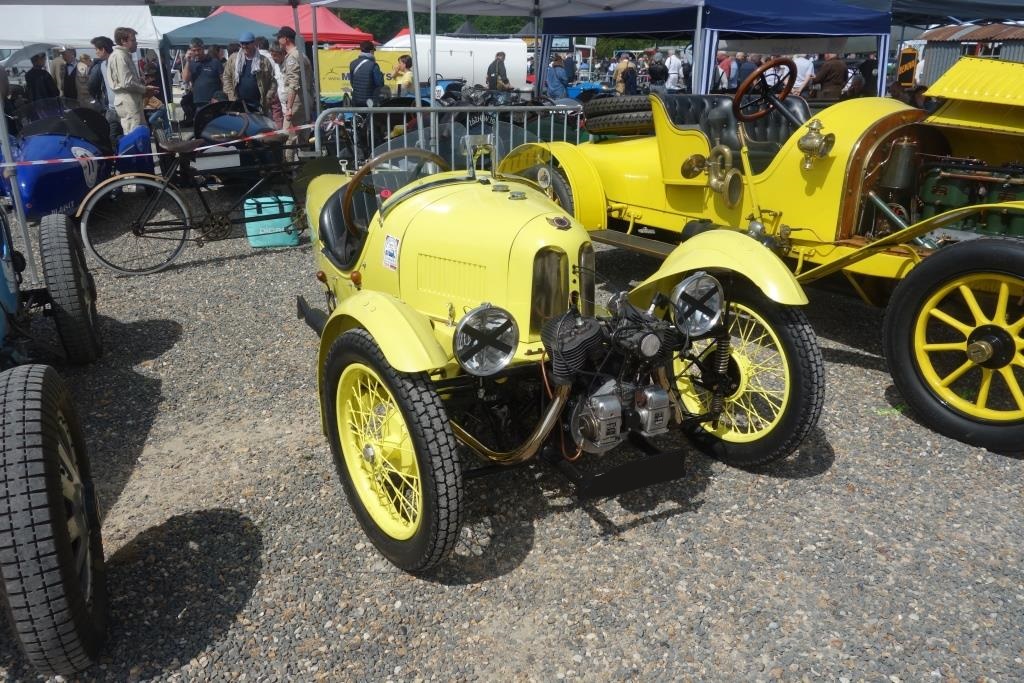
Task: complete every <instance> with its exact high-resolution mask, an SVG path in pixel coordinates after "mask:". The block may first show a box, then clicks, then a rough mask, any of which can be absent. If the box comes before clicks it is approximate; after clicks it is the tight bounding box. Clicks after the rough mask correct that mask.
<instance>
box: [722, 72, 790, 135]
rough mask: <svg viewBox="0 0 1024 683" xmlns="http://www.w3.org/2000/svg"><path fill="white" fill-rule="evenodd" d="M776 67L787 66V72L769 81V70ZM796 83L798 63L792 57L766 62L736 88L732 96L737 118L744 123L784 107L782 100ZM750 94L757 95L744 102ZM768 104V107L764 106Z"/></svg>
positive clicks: (734, 112) (733, 111)
mask: <svg viewBox="0 0 1024 683" xmlns="http://www.w3.org/2000/svg"><path fill="white" fill-rule="evenodd" d="M776 67H785V68H786V73H785V75H783V76H780V77H778V78H776V79H775V80H774V81H773V82H772V83H769V82H768V81H769V77H768V72H769V71H772V70H773V69H775V68H776ZM795 83H796V64H794V63H793V60H792V59H788V58H786V57H779V58H777V59H773V60H771V61H770V62H766V63H765V64H762V65H761V66H759V67H758V68H757V70H756V71H754V73H752V74H750V75H749V76H747V78H746V80H745V81H743V82H742V83H741V84H740V87H738V88H737V89H736V94H735V95H733V96H732V113H733V115H734V116H735V117H736V119H737V120H739V121H743V122H744V123H750V122H751V121H756V120H757V119H759V118H761V117H762V116H767V114H768V112H770V111H771V110H772V109H774V108H776V107H778V108H780V109H781V108H782V101H783V100H784V99H786V98H787V97H789V93H790V92H791V91H792V90H793V85H794V84H795ZM780 87H781V90H780ZM750 94H753V95H754V96H755V97H754V98H752V99H750V100H748V101H747V102H744V101H743V98H745V97H746V96H747V95H750ZM766 104H767V105H768V107H765V106H764V105H766Z"/></svg>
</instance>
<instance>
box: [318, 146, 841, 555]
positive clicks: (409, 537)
mask: <svg viewBox="0 0 1024 683" xmlns="http://www.w3.org/2000/svg"><path fill="white" fill-rule="evenodd" d="M466 147H467V156H468V157H469V159H468V163H467V168H469V169H470V170H469V171H456V172H452V171H447V172H446V171H445V169H444V167H445V162H444V160H443V159H441V158H440V157H438V156H437V155H435V154H432V153H430V152H425V151H422V150H418V149H402V150H394V151H391V152H387V153H384V154H382V155H380V156H378V157H376V158H374V159H372V160H370V161H369V162H368V163H367V164H366V165H365V166H363V167H362V168H361V169H359V171H358V172H356V173H355V174H354V175H347V174H327V175H321V176H319V177H317V178H315V179H314V180H313V181H312V182H311V183H310V185H309V189H308V195H307V202H306V211H307V215H308V217H309V221H310V227H311V228H312V235H313V248H314V253H315V254H316V272H317V275H316V277H317V279H318V280H319V281H320V283H322V287H323V292H324V296H325V302H326V306H327V311H318V310H316V309H314V308H312V307H311V306H309V305H308V304H306V303H305V302H304V301H302V300H301V299H300V306H299V308H300V313H301V314H302V315H303V316H304V317H305V318H306V320H307V322H309V323H310V326H311V327H313V328H314V329H315V330H316V331H317V332H318V333H319V334H320V353H319V360H318V363H317V374H318V378H319V387H320V404H321V412H322V418H323V425H324V431H325V433H326V434H327V436H328V439H329V440H330V443H331V449H332V451H333V454H334V457H335V462H336V465H337V469H338V472H339V475H340V477H341V479H342V482H343V484H344V487H345V491H346V494H347V496H348V498H349V501H350V503H351V506H352V508H353V510H354V512H355V515H356V517H357V518H358V520H359V522H360V524H361V525H362V527H363V529H364V530H365V531H366V533H367V535H368V536H369V537H370V539H371V540H372V541H373V543H374V544H375V545H376V546H377V548H378V549H379V550H380V551H381V552H382V553H383V554H384V555H385V556H387V557H388V559H389V560H391V561H392V562H393V563H394V564H396V565H397V566H399V567H402V568H404V569H406V570H409V571H421V570H424V569H426V568H428V567H430V566H432V565H434V564H435V563H437V562H438V561H440V560H441V559H442V558H443V557H444V556H445V555H446V554H447V553H448V552H449V551H450V550H451V549H452V547H453V546H454V544H455V541H456V539H457V537H458V533H459V526H460V523H461V509H462V496H463V485H462V482H463V478H464V477H465V476H473V475H474V474H476V473H479V472H481V471H487V470H488V468H491V469H493V468H501V467H504V466H509V465H516V464H519V463H525V462H528V461H530V460H531V459H533V458H535V457H537V456H540V457H543V458H545V459H546V460H548V461H549V462H551V463H552V464H555V465H557V466H558V467H559V469H561V470H562V471H563V472H565V473H566V474H568V475H569V477H570V478H571V479H572V480H573V481H574V482H575V484H576V486H577V491H578V492H579V493H580V494H581V495H611V494H614V493H616V492H618V491H621V490H624V489H628V488H635V487H637V486H643V485H647V484H650V483H654V482H656V481H664V480H670V479H674V478H677V477H679V476H681V475H682V474H683V470H682V463H683V459H682V454H681V452H680V450H679V449H672V450H667V451H665V452H664V453H661V454H653V455H648V456H644V457H640V458H635V459H633V460H631V461H629V462H627V463H625V464H624V465H621V466H619V467H618V468H614V469H611V470H608V471H606V472H605V473H603V474H600V475H593V474H592V473H593V468H592V467H591V466H590V465H584V464H583V463H580V462H577V461H579V460H580V459H581V458H582V457H583V456H587V459H593V458H596V457H599V456H600V455H601V454H603V453H607V452H609V451H611V450H612V449H615V448H616V447H618V446H620V445H621V444H623V443H624V442H625V441H626V440H627V439H628V440H629V441H631V442H639V443H640V444H641V445H642V446H643V447H646V446H651V445H652V444H651V443H650V442H648V441H647V440H648V439H651V438H657V439H659V440H660V441H661V442H662V444H664V441H665V440H666V439H672V438H675V439H676V441H677V442H678V443H680V444H681V442H682V440H683V439H685V440H686V441H687V442H688V443H690V444H691V445H693V446H694V447H696V448H699V449H701V450H703V451H705V452H707V453H709V454H711V455H712V456H714V457H717V458H719V459H721V460H722V461H724V462H726V463H729V464H733V465H755V464H761V463H766V462H769V461H772V460H776V459H778V458H782V457H785V456H787V455H789V454H791V453H792V452H793V451H794V450H795V449H796V448H797V447H798V446H799V444H800V443H801V442H802V441H803V439H804V438H805V437H806V436H807V435H808V433H809V432H810V431H811V429H812V428H813V427H814V426H815V424H816V423H817V420H818V417H819V415H820V413H821V408H822V401H823V397H824V370H823V364H822V358H821V353H820V350H819V348H818V346H817V343H816V339H815V336H814V333H813V331H812V330H811V328H810V326H809V324H808V323H807V320H806V318H805V317H804V315H803V313H802V311H801V310H800V306H801V305H803V304H805V303H806V301H807V299H806V297H805V296H804V293H803V291H802V289H801V287H800V285H799V283H797V281H796V279H795V278H794V277H793V275H792V273H791V272H790V271H789V270H788V269H787V268H786V266H785V264H783V262H782V261H781V260H780V259H779V258H778V257H777V256H776V255H774V254H772V253H771V252H770V251H768V250H766V249H764V248H763V247H762V246H761V245H760V244H759V243H758V242H757V241H755V240H753V239H751V238H750V237H748V236H746V235H742V234H740V233H737V232H724V231H723V232H708V233H706V234H703V235H699V236H697V237H694V238H693V239H692V240H689V241H688V242H687V243H686V244H683V245H681V246H679V247H678V248H676V249H675V250H674V251H673V253H672V254H671V255H670V256H669V258H668V259H666V261H665V263H664V264H663V266H662V267H661V268H660V269H659V270H658V271H657V272H656V273H654V274H653V275H651V276H650V277H649V278H647V279H646V280H644V281H643V282H642V283H641V284H640V285H639V286H637V287H635V288H634V289H632V290H630V291H620V292H616V293H613V294H612V295H611V298H610V299H609V300H608V302H607V307H603V306H598V305H597V304H596V302H595V293H596V286H595V278H596V273H595V257H594V249H593V245H592V243H591V239H590V233H588V232H587V231H586V230H584V229H583V227H582V226H581V225H580V224H579V222H577V221H576V220H575V219H573V218H572V217H570V216H569V215H567V214H566V213H565V211H564V210H562V209H561V208H559V207H558V206H557V205H556V204H554V203H552V202H551V201H550V200H549V198H548V197H547V196H546V194H545V192H544V191H543V190H542V188H540V187H539V186H538V185H537V184H536V183H535V182H534V181H533V180H529V179H525V178H523V177H520V176H516V175H512V174H497V173H492V172H490V171H483V170H479V171H478V170H474V169H475V167H476V166H478V165H481V162H480V160H481V159H482V158H492V159H493V158H494V149H493V147H492V146H491V145H490V144H489V143H488V141H487V140H486V139H476V138H474V137H468V138H467V142H466ZM459 444H461V446H462V447H461V448H460V447H459ZM464 454H466V457H467V462H463V459H462V457H463V455H464ZM474 463H476V464H478V465H482V466H483V470H481V468H480V467H475V468H474V467H471V465H473V464H474Z"/></svg>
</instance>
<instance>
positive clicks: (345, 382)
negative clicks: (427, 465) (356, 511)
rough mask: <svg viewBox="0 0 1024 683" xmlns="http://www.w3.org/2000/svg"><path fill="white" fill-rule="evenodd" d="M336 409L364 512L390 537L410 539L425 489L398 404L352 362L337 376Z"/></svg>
mask: <svg viewBox="0 0 1024 683" xmlns="http://www.w3.org/2000/svg"><path fill="white" fill-rule="evenodd" d="M336 405H337V420H338V427H339V429H338V433H339V436H340V438H341V447H342V452H343V453H344V456H345V465H346V466H347V468H348V473H349V476H350V477H351V479H352V484H353V486H354V487H355V489H356V492H357V493H358V494H359V498H360V500H361V501H362V503H363V505H364V507H365V508H366V511H367V512H368V513H369V515H370V517H371V518H372V519H373V522H374V523H375V524H376V525H377V526H378V527H380V529H381V531H383V532H384V533H386V534H387V535H388V536H390V537H391V538H394V539H398V540H406V539H408V538H411V537H412V535H413V534H415V533H416V529H417V527H418V526H419V524H420V520H421V518H422V515H423V487H422V485H421V482H420V470H419V465H418V464H417V461H416V452H415V449H414V447H413V443H412V439H411V437H410V434H409V429H408V427H407V426H406V424H405V419H404V418H403V417H402V413H401V410H399V407H398V404H397V402H396V401H395V399H394V397H393V396H392V395H391V392H390V391H389V390H388V388H387V386H386V385H385V384H384V381H383V380H382V379H381V378H380V376H379V375H378V374H377V373H376V372H374V370H373V368H370V367H368V366H366V365H363V364H361V363H354V364H352V365H349V366H348V367H346V368H345V370H344V371H343V372H342V374H341V381H340V382H338V394H337V402H336Z"/></svg>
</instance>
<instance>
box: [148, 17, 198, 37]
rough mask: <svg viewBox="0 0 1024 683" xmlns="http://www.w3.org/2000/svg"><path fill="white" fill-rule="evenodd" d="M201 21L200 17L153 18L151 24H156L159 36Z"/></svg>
mask: <svg viewBox="0 0 1024 683" xmlns="http://www.w3.org/2000/svg"><path fill="white" fill-rule="evenodd" d="M202 20H203V18H202V17H162V16H154V17H153V23H154V24H156V30H157V33H159V34H160V35H161V36H162V35H163V34H165V33H170V32H171V31H173V30H174V29H176V28H182V27H183V26H188V25H189V24H194V23H196V22H197V21H202Z"/></svg>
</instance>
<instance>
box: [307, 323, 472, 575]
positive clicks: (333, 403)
mask: <svg viewBox="0 0 1024 683" xmlns="http://www.w3.org/2000/svg"><path fill="white" fill-rule="evenodd" d="M350 368H355V370H356V372H362V371H363V370H364V369H370V370H372V371H373V372H374V373H375V374H376V375H377V377H378V378H379V380H380V381H382V382H383V384H384V386H385V387H386V389H387V390H388V392H390V394H391V396H390V398H392V399H393V400H394V403H395V404H397V408H398V410H399V412H400V417H401V418H402V419H403V420H404V426H405V428H406V432H407V435H408V438H409V440H410V441H411V447H412V450H413V452H414V455H415V461H416V474H415V475H414V476H415V477H417V478H418V481H419V489H420V490H419V493H420V501H421V506H420V507H421V512H420V514H419V516H418V518H417V519H416V522H415V524H413V525H411V526H412V529H411V530H410V535H408V536H407V537H406V538H398V537H396V536H395V535H393V534H389V533H388V532H387V531H386V530H385V529H383V528H382V527H381V525H380V524H378V522H377V521H375V519H374V517H373V513H372V512H371V511H370V510H368V508H367V506H366V504H365V502H364V500H363V499H362V498H361V497H360V494H359V484H358V483H357V482H356V480H355V479H354V477H353V474H352V472H351V471H350V467H354V463H356V462H358V463H359V464H360V466H362V462H360V461H359V459H360V458H362V460H363V461H367V462H369V463H370V467H371V468H372V467H376V460H374V458H375V451H374V449H373V448H372V447H371V444H370V443H369V441H367V442H366V445H364V446H362V448H361V450H360V451H359V452H357V453H354V454H353V453H350V454H349V455H350V456H352V455H354V458H353V459H351V460H349V461H346V453H345V451H344V444H343V438H342V436H341V434H340V427H341V425H340V424H339V423H340V422H341V419H342V417H341V412H340V411H339V405H338V400H337V399H338V393H339V386H340V385H341V384H342V382H343V373H345V372H346V370H347V369H350ZM323 377H324V379H323V382H322V384H321V396H320V398H321V402H322V405H323V406H324V410H325V414H326V415H327V434H328V439H329V440H330V443H331V451H332V453H333V454H334V463H335V467H336V468H337V470H338V476H339V477H340V478H341V481H342V484H343V486H344V488H345V495H346V496H347V498H348V501H349V504H350V506H351V507H352V510H353V511H354V512H355V515H356V519H358V520H359V524H360V526H362V528H363V531H364V532H366V535H367V536H368V537H369V538H370V540H371V541H372V542H373V544H374V545H375V546H376V547H377V549H378V550H379V551H380V552H381V553H382V554H383V555H384V556H385V557H387V558H388V560H390V561H391V562H392V563H393V564H394V565H395V566H397V567H399V568H401V569H404V570H406V571H409V572H422V571H425V570H427V569H430V568H431V567H433V566H434V565H436V564H437V563H439V562H441V561H442V560H443V559H444V558H445V557H446V556H447V555H448V554H449V553H450V552H451V550H452V549H453V548H454V547H455V543H456V541H457V540H458V537H459V530H460V528H461V525H462V497H463V483H462V468H461V464H460V462H459V457H458V452H457V449H456V442H455V437H454V436H453V435H452V431H451V427H450V425H449V423H448V416H447V414H446V413H445V409H444V406H443V405H442V403H441V399H440V398H439V397H438V395H437V392H436V391H435V390H434V386H433V384H432V383H431V381H430V378H429V376H428V375H427V374H426V373H417V374H408V373H401V372H398V371H396V370H395V369H394V368H392V367H391V365H390V364H389V363H388V361H387V359H386V358H384V355H383V353H382V352H381V349H380V347H379V346H378V345H377V344H376V342H374V340H373V337H371V336H370V334H369V333H368V332H366V331H365V330H361V329H356V330H350V331H348V332H346V333H344V334H342V335H341V336H340V337H338V338H337V339H336V340H335V341H334V343H333V344H332V345H331V349H330V352H329V353H328V355H327V360H326V362H325V366H324V373H323ZM346 396H349V397H352V396H353V394H351V393H350V394H346ZM349 400H354V397H352V398H349ZM378 406H383V404H382V403H381V404H376V405H375V406H374V414H378V412H377V411H378V410H379V407H378ZM383 407H384V409H385V412H384V415H387V414H388V413H387V412H386V408H387V407H386V406H383ZM360 414H362V413H360ZM388 421H390V420H381V424H382V425H383V424H384V423H385V422H388ZM378 429H379V430H380V432H381V433H383V431H384V427H383V426H380V427H378ZM379 438H380V439H381V444H380V450H381V452H382V453H383V452H384V444H383V437H379ZM392 447H393V448H395V447H394V445H392ZM367 448H370V452H369V453H370V454H369V455H366V452H367ZM385 460H386V459H385V458H384V457H381V458H380V462H381V464H382V466H381V467H380V468H379V471H378V472H384V471H385V470H387V472H389V473H390V472H393V471H395V468H394V467H393V466H392V467H391V469H387V468H385V467H383V463H384V461H385ZM375 476H380V474H379V473H375ZM377 481H380V480H377ZM405 481H406V479H405V478H403V480H402V483H403V484H405ZM391 486H394V479H393V478H392V484H391ZM406 489H410V487H408V486H407V485H403V487H402V491H400V492H398V491H396V493H399V494H400V495H401V496H403V502H404V500H405V496H406V495H407V494H406ZM397 499H398V496H397V495H396V496H395V500H397ZM395 504H396V505H397V503H395Z"/></svg>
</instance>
